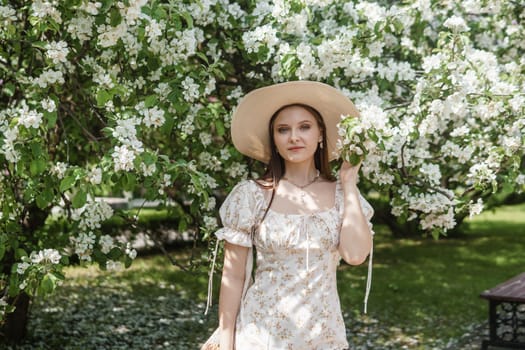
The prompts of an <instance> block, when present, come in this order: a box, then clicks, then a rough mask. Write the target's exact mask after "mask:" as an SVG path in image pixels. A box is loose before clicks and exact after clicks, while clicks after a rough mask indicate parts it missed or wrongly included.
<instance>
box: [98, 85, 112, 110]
mask: <svg viewBox="0 0 525 350" xmlns="http://www.w3.org/2000/svg"><path fill="white" fill-rule="evenodd" d="M112 98H113V96H111V94H110V93H109V92H108V91H106V90H104V89H100V90H99V91H98V92H97V106H99V107H103V106H104V105H105V104H106V102H108V101H109V100H111V99H112Z"/></svg>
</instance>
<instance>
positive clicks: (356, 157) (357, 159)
mask: <svg viewBox="0 0 525 350" xmlns="http://www.w3.org/2000/svg"><path fill="white" fill-rule="evenodd" d="M348 161H349V162H350V164H352V165H357V164H359V162H360V161H361V156H359V155H357V154H356V153H352V154H350V156H349V157H348Z"/></svg>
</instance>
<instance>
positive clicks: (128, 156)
mask: <svg viewBox="0 0 525 350" xmlns="http://www.w3.org/2000/svg"><path fill="white" fill-rule="evenodd" d="M111 156H112V157H113V163H114V169H115V171H120V170H124V171H131V170H133V169H134V165H133V161H134V160H135V153H134V152H133V151H132V150H130V149H129V148H128V147H127V146H126V145H123V146H115V148H114V151H113V153H112V154H111Z"/></svg>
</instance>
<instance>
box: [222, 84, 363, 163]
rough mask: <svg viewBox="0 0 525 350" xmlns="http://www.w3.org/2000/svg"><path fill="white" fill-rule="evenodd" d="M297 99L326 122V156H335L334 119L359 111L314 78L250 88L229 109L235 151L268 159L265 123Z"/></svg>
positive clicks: (260, 158) (356, 114)
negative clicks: (234, 105)
mask: <svg viewBox="0 0 525 350" xmlns="http://www.w3.org/2000/svg"><path fill="white" fill-rule="evenodd" d="M294 103H300V104H305V105H308V106H311V107H313V108H315V109H316V110H317V111H318V112H319V113H320V114H321V116H322V117H323V120H324V123H325V125H326V137H327V140H326V142H327V145H328V156H329V158H330V160H333V159H335V158H337V157H338V156H339V155H338V154H336V153H335V150H336V143H337V140H338V138H339V135H338V132H337V123H339V122H340V121H341V116H342V115H350V116H353V117H358V116H359V112H358V111H357V109H356V108H355V106H354V104H353V103H352V101H350V99H349V98H348V97H346V96H345V95H343V93H342V92H341V91H339V90H337V89H336V88H334V87H332V86H330V85H327V84H323V83H319V82H316V81H305V80H301V81H290V82H287V83H280V84H275V85H270V86H267V87H263V88H260V89H256V90H253V91H251V92H250V93H249V94H247V95H246V96H244V98H243V99H242V100H241V101H240V102H239V105H238V106H237V108H236V109H235V111H234V112H233V116H232V123H231V133H232V141H233V144H234V146H235V148H237V150H238V151H239V152H241V153H242V154H244V155H247V156H249V157H251V158H254V159H257V160H260V161H261V162H263V163H268V162H269V161H270V154H271V153H270V135H269V133H268V125H269V123H270V119H271V118H272V115H273V114H274V113H275V112H276V111H277V110H278V109H279V108H281V107H283V106H286V105H290V104H294Z"/></svg>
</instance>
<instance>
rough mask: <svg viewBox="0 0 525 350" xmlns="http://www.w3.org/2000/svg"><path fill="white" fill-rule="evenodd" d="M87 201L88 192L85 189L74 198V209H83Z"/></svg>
mask: <svg viewBox="0 0 525 350" xmlns="http://www.w3.org/2000/svg"><path fill="white" fill-rule="evenodd" d="M86 201H87V192H86V191H85V190H84V189H80V190H79V191H78V192H77V193H76V194H75V196H74V197H73V200H72V204H73V208H82V207H83V206H84V205H85V204H86Z"/></svg>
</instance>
